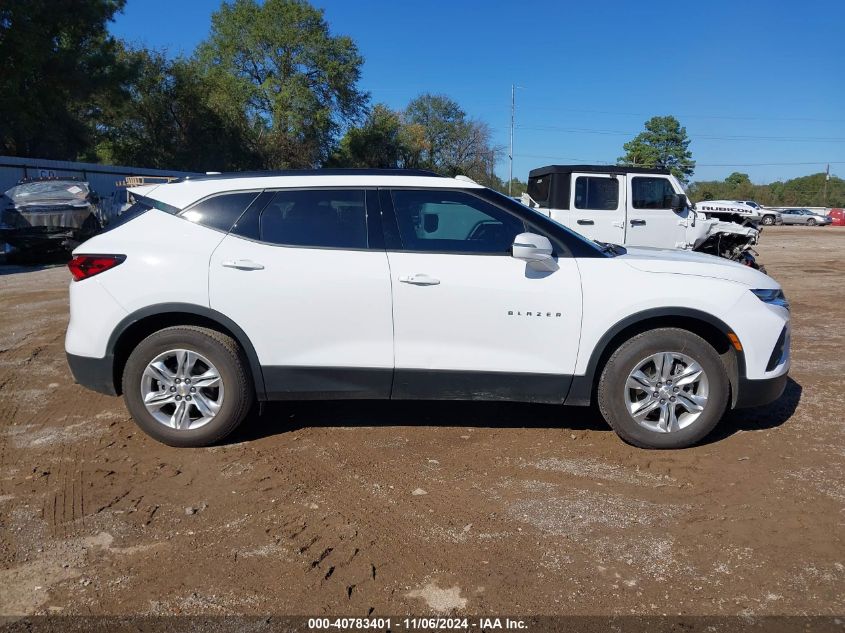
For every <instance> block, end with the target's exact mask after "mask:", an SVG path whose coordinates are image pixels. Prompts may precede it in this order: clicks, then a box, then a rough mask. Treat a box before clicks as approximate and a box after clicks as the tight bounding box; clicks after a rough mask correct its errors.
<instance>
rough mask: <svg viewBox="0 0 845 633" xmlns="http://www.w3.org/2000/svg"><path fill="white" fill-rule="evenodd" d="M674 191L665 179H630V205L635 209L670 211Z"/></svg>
mask: <svg viewBox="0 0 845 633" xmlns="http://www.w3.org/2000/svg"><path fill="white" fill-rule="evenodd" d="M673 195H675V190H674V189H672V183H670V182H669V181H668V180H667V179H666V178H640V177H635V178H633V179H631V204H632V205H633V207H634V208H635V209H670V208H671V207H672V196H673Z"/></svg>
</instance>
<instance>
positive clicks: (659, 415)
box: [624, 352, 710, 433]
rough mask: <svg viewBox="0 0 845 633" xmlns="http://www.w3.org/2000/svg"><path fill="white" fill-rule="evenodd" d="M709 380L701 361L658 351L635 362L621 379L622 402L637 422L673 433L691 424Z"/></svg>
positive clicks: (700, 408)
mask: <svg viewBox="0 0 845 633" xmlns="http://www.w3.org/2000/svg"><path fill="white" fill-rule="evenodd" d="M709 389H710V382H709V381H708V379H707V374H706V373H705V371H704V369H703V368H702V367H701V365H700V364H699V363H698V362H697V361H695V360H693V359H692V358H691V357H689V356H687V355H686V354H682V353H680V352H659V353H657V354H653V355H651V356H649V357H647V358H644V359H642V360H641V361H640V362H639V363H637V365H636V367H635V368H634V369H633V370H632V371H631V373H630V374H628V380H626V381H625V389H624V391H625V402H626V404H627V406H628V411H629V413H630V414H631V417H632V418H633V419H634V421H635V422H637V424H639V425H640V426H642V427H644V428H646V429H648V430H649V431H656V432H659V433H673V432H675V431H680V430H681V429H685V428H686V427H688V426H689V425H690V424H693V423H694V422H695V421H696V420H697V419H698V417H699V416H700V415H701V412H702V411H704V407H705V406H707V395H708V393H709Z"/></svg>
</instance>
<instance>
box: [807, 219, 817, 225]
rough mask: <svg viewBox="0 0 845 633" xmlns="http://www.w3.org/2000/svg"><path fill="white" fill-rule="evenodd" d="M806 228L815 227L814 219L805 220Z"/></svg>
mask: <svg viewBox="0 0 845 633" xmlns="http://www.w3.org/2000/svg"><path fill="white" fill-rule="evenodd" d="M807 226H816V220H815V218H810V219H809V220H807Z"/></svg>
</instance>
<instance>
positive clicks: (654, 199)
mask: <svg viewBox="0 0 845 633" xmlns="http://www.w3.org/2000/svg"><path fill="white" fill-rule="evenodd" d="M523 203H524V204H526V205H528V206H530V207H533V208H536V209H537V210H539V211H540V212H542V213H544V214H545V215H548V216H549V217H550V218H552V219H553V220H555V221H557V222H559V223H561V224H563V225H564V226H566V227H568V228H570V229H572V230H574V231H577V232H578V233H581V234H582V235H584V236H586V237H588V238H590V239H592V240H595V241H597V242H604V243H608V244H619V245H624V246H646V247H653V248H671V249H684V250H694V251H699V252H702V253H710V254H712V255H718V256H719V257H724V258H726V259H730V260H733V261H737V262H740V263H742V264H746V265H748V266H751V267H752V268H760V266H759V265H758V264H757V261H756V258H755V256H756V252H755V251H754V246H755V245H756V244H757V241H758V239H759V237H760V223H761V222H760V221H761V219H762V215H761V214H760V213H758V212H756V211H755V210H754V209H753V208H752V207H750V206H748V205H742V206H743V208H742V209H739V208H738V205H723V208H712V207H713V205H710V207H711V208H708V209H703V208H701V209H699V208H698V207H697V206H695V205H691V204H690V202H689V200H688V199H687V196H686V194H685V193H684V190H683V187H682V186H681V183H680V182H679V181H678V179H677V178H675V177H674V176H673V175H672V174H671V173H670V172H669V171H668V170H665V169H656V168H638V167H625V166H620V165H548V166H546V167H540V168H537V169H533V170H531V172H530V173H529V177H528V191H527V193H526V194H523ZM729 206H730V208H728V207H729Z"/></svg>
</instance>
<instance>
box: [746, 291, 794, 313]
mask: <svg viewBox="0 0 845 633" xmlns="http://www.w3.org/2000/svg"><path fill="white" fill-rule="evenodd" d="M751 292H753V293H754V294H755V295H757V298H758V299H759V300H760V301H762V302H763V303H768V304H771V305H774V306H780V307H782V308H786V309H787V310H789V301H787V300H786V296H785V295H784V294H783V290H781V289H780V288H763V289H759V290H752V291H751Z"/></svg>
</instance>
